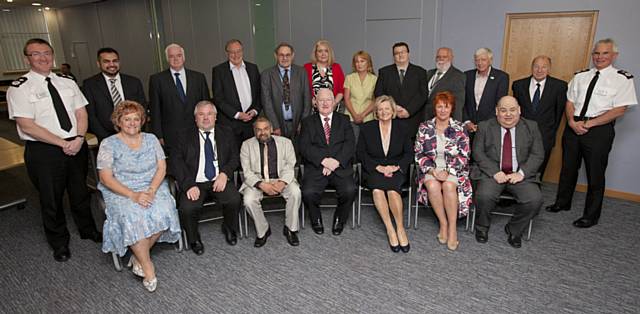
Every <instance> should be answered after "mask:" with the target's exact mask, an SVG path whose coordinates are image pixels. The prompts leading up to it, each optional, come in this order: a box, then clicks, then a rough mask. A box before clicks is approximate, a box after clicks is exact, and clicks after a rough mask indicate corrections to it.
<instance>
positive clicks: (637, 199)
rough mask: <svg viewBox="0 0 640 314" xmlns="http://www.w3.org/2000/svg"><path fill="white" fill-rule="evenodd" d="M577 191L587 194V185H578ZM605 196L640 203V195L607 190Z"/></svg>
mask: <svg viewBox="0 0 640 314" xmlns="http://www.w3.org/2000/svg"><path fill="white" fill-rule="evenodd" d="M576 191H578V192H586V191H587V185H586V184H577V185H576ZM604 195H605V196H608V197H613V198H619V199H623V200H627V201H632V202H637V203H640V195H638V194H633V193H629V192H622V191H616V190H610V189H605V190H604Z"/></svg>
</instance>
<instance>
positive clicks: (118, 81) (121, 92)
mask: <svg viewBox="0 0 640 314" xmlns="http://www.w3.org/2000/svg"><path fill="white" fill-rule="evenodd" d="M102 76H103V77H104V80H105V82H107V90H109V94H111V81H110V80H111V79H115V80H116V81H115V82H114V84H115V85H116V89H117V90H118V93H120V98H121V99H122V100H125V98H124V90H123V89H122V80H121V79H120V73H116V76H114V77H108V76H107V75H106V74H104V73H102ZM111 97H113V95H112V96H111Z"/></svg>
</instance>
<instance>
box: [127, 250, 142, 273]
mask: <svg viewBox="0 0 640 314" xmlns="http://www.w3.org/2000/svg"><path fill="white" fill-rule="evenodd" d="M127 267H131V272H132V273H133V274H134V275H136V276H138V277H144V270H142V265H140V264H139V263H138V262H137V261H136V257H135V256H133V255H131V258H129V263H128V264H127Z"/></svg>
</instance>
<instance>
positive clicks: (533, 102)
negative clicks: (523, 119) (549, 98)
mask: <svg viewBox="0 0 640 314" xmlns="http://www.w3.org/2000/svg"><path fill="white" fill-rule="evenodd" d="M536 86H538V87H537V88H536V92H535V93H533V100H531V105H532V106H533V110H534V111H536V110H538V104H539V103H540V83H536Z"/></svg>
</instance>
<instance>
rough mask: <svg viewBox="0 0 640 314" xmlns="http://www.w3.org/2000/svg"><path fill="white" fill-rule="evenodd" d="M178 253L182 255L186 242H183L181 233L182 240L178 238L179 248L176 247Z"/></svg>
mask: <svg viewBox="0 0 640 314" xmlns="http://www.w3.org/2000/svg"><path fill="white" fill-rule="evenodd" d="M176 250H177V251H178V253H182V251H184V241H183V240H182V232H181V233H180V238H178V246H177V247H176Z"/></svg>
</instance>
